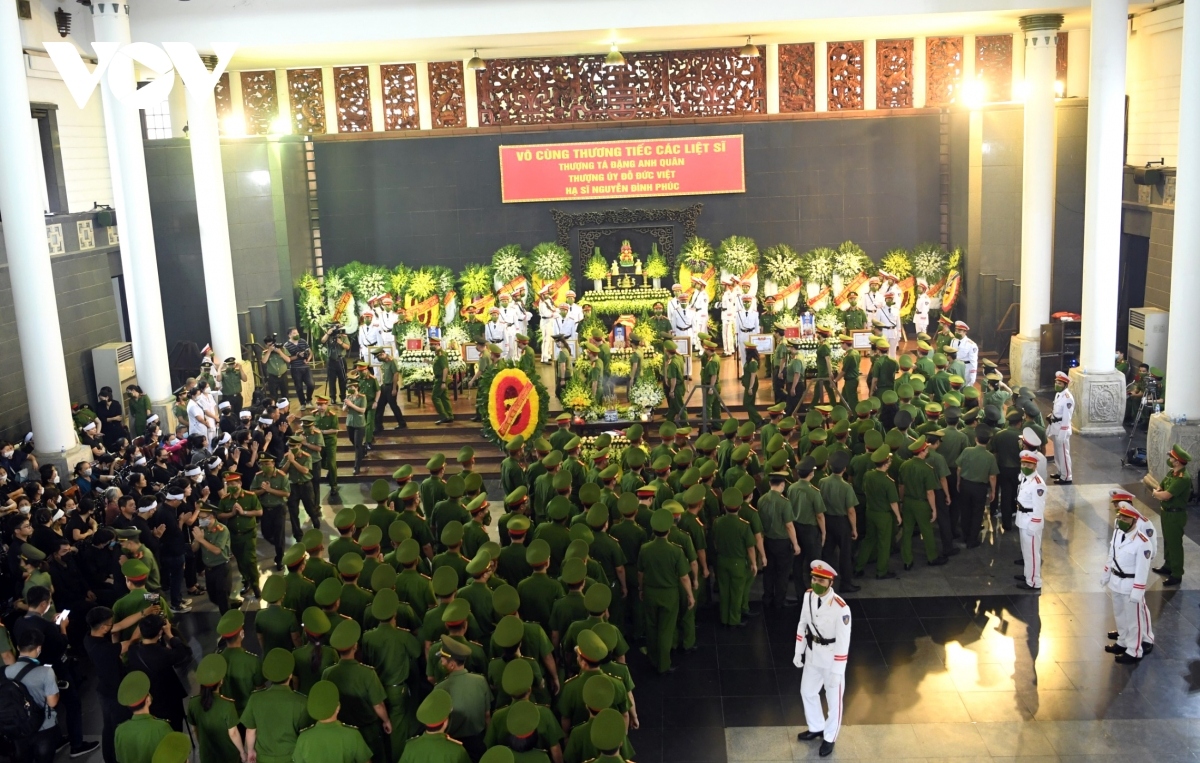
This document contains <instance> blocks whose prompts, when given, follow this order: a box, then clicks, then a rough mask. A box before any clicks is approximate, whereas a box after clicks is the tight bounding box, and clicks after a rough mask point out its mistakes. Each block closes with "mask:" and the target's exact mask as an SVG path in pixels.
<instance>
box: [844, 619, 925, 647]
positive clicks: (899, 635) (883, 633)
mask: <svg viewBox="0 0 1200 763" xmlns="http://www.w3.org/2000/svg"><path fill="white" fill-rule="evenodd" d="M868 622H869V623H870V625H871V632H872V633H874V634H875V640H876V641H878V642H879V643H880V644H884V643H888V642H893V641H913V640H915V639H919V638H924V637H926V636H928V635H929V634H927V633H926V632H925V627H924V626H923V625H921V620H920V619H919V618H917V617H915V616H910V617H886V618H874V619H871V620H869V621H868ZM864 624H865V623H864ZM860 627H861V626H860Z"/></svg>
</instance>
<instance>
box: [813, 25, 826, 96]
mask: <svg viewBox="0 0 1200 763" xmlns="http://www.w3.org/2000/svg"><path fill="white" fill-rule="evenodd" d="M813 95H814V96H816V98H815V99H814V106H815V110H816V111H829V43H828V42H825V41H823V40H822V41H820V42H814V43H813Z"/></svg>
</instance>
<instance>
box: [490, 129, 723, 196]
mask: <svg viewBox="0 0 1200 763" xmlns="http://www.w3.org/2000/svg"><path fill="white" fill-rule="evenodd" d="M745 191H746V173H745V165H744V163H743V157H742V136H741V135H714V136H706V137H695V138H660V139H651V140H610V141H599V142H592V143H545V144H537V145H531V146H500V195H501V198H502V200H503V201H504V203H506V204H509V203H513V202H522V201H579V200H582V199H624V198H638V197H645V196H694V195H697V194H710V193H745Z"/></svg>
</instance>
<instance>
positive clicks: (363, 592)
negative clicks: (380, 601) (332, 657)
mask: <svg viewBox="0 0 1200 763" xmlns="http://www.w3.org/2000/svg"><path fill="white" fill-rule="evenodd" d="M362 571H363V559H362V557H361V556H359V555H358V554H356V553H354V552H353V551H352V552H350V553H348V554H343V555H342V558H341V559H339V560H338V575H339V576H340V577H341V579H342V590H341V593H340V594H339V596H338V614H341V615H345V616H346V617H349V618H350V619H351V620H354V621H356V622H357V623H358V624H359V625H360V626H361V625H363V624H364V623H365V622H366V616H367V609H368V608H369V607H370V606H371V600H372V599H373V598H374V594H372V593H371V592H370V591H368V590H367V589H365V588H363V587H362V586H360V585H359V584H358V581H359V578H360V576H361V575H362ZM335 648H336V647H335Z"/></svg>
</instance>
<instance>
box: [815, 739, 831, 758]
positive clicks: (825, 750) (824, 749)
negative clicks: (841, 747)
mask: <svg viewBox="0 0 1200 763" xmlns="http://www.w3.org/2000/svg"><path fill="white" fill-rule="evenodd" d="M817 754H818V755H820V756H821V757H822V758H827V757H829V756H830V755H832V754H833V742H821V749H819V750H817Z"/></svg>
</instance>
